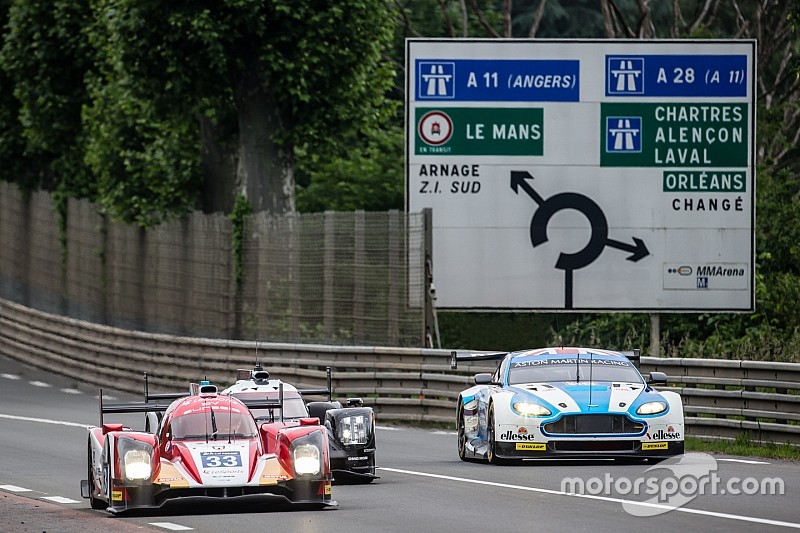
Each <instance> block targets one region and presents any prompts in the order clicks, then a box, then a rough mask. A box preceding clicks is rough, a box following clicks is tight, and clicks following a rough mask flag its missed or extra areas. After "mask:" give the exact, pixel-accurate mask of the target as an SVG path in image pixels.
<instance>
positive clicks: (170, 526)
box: [149, 522, 193, 531]
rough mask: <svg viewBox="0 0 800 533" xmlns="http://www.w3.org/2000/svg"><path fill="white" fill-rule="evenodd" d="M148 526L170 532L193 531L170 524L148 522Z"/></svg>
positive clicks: (189, 528)
mask: <svg viewBox="0 0 800 533" xmlns="http://www.w3.org/2000/svg"><path fill="white" fill-rule="evenodd" d="M149 525H151V526H156V527H160V528H163V529H169V530H170V531H191V530H192V529H193V528H191V527H187V526H182V525H180V524H173V523H172V522H150V524H149Z"/></svg>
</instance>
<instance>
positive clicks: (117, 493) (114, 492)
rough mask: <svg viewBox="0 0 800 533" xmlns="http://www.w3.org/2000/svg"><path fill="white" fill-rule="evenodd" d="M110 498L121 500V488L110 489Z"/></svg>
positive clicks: (116, 500)
mask: <svg viewBox="0 0 800 533" xmlns="http://www.w3.org/2000/svg"><path fill="white" fill-rule="evenodd" d="M111 499H112V500H114V501H115V502H121V501H122V491H121V490H112V491H111Z"/></svg>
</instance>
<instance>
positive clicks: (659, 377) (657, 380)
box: [647, 372, 667, 385]
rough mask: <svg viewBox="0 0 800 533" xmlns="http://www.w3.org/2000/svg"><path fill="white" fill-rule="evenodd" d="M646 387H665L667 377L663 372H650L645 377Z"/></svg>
mask: <svg viewBox="0 0 800 533" xmlns="http://www.w3.org/2000/svg"><path fill="white" fill-rule="evenodd" d="M647 383H648V385H666V384H667V375H666V374H665V373H663V372H650V374H649V375H648V376H647Z"/></svg>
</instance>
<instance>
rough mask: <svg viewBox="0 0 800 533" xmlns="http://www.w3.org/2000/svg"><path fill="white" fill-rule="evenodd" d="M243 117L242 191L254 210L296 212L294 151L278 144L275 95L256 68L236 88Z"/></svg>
mask: <svg viewBox="0 0 800 533" xmlns="http://www.w3.org/2000/svg"><path fill="white" fill-rule="evenodd" d="M234 92H235V94H234V97H235V99H236V112H237V115H238V117H239V157H238V162H237V169H236V181H237V189H238V192H240V193H241V194H244V196H245V198H247V200H248V201H249V202H250V205H251V206H252V208H253V212H260V211H267V212H269V213H271V214H275V215H281V214H285V213H293V212H294V185H295V184H294V170H293V167H292V157H291V151H290V150H289V149H284V148H282V147H280V146H278V144H277V143H276V137H277V135H278V134H279V133H280V131H281V121H280V117H279V114H278V109H277V106H276V104H275V101H274V99H273V98H272V95H270V94H269V93H268V92H267V91H265V90H264V89H263V88H262V87H261V83H260V80H259V77H258V74H257V72H256V69H251V70H250V71H249V72H247V73H245V74H244V75H243V76H242V77H241V78H240V79H239V80H238V83H236V85H235V88H234Z"/></svg>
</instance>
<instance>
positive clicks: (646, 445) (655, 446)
mask: <svg viewBox="0 0 800 533" xmlns="http://www.w3.org/2000/svg"><path fill="white" fill-rule="evenodd" d="M642 449H643V450H667V449H669V443H668V442H643V443H642Z"/></svg>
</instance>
